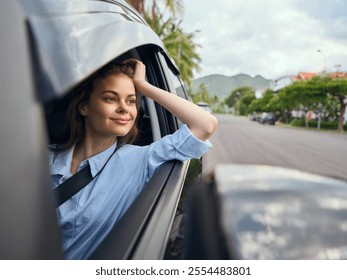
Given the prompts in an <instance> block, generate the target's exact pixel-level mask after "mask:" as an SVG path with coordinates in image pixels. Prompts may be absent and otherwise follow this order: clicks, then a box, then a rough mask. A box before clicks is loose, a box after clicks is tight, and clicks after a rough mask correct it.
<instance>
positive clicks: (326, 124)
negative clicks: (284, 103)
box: [290, 119, 347, 131]
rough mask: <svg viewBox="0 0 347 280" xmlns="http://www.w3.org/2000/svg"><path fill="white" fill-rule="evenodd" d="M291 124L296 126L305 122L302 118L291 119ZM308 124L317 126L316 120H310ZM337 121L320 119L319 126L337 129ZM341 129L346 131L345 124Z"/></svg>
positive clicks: (303, 124) (346, 125)
mask: <svg viewBox="0 0 347 280" xmlns="http://www.w3.org/2000/svg"><path fill="white" fill-rule="evenodd" d="M290 124H291V125H292V126H297V127H302V126H303V127H305V126H306V123H305V120H304V119H293V120H292V121H291V123H290ZM308 126H309V127H312V128H317V126H318V121H317V120H311V121H309V122H308ZM337 126H338V124H337V121H335V122H327V121H321V123H320V128H322V129H331V130H337ZM343 130H346V131H347V124H345V125H344V126H343Z"/></svg>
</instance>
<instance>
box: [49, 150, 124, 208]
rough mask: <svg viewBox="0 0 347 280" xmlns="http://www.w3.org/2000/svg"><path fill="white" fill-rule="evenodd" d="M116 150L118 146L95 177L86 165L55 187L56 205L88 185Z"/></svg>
mask: <svg viewBox="0 0 347 280" xmlns="http://www.w3.org/2000/svg"><path fill="white" fill-rule="evenodd" d="M117 150H118V146H117V147H116V148H115V150H114V151H113V152H112V154H111V155H110V157H109V158H108V159H107V161H106V162H105V164H104V166H103V167H102V168H101V169H100V170H99V172H98V173H96V174H95V176H94V177H93V176H92V173H91V171H90V165H89V164H88V165H87V166H86V167H84V168H83V169H81V170H80V171H78V172H77V173H75V174H74V175H72V176H71V177H70V178H68V179H66V181H64V182H63V183H61V184H60V185H59V186H57V187H56V188H55V189H53V193H54V195H55V197H57V199H58V205H57V207H59V206H60V205H62V204H63V203H64V202H65V201H67V200H68V199H70V198H71V197H73V196H74V195H75V194H76V193H78V192H79V191H80V190H82V189H83V188H84V187H85V186H86V185H88V184H89V183H90V182H91V181H92V180H93V179H94V178H95V177H97V176H98V175H99V174H100V173H101V171H102V170H103V169H104V168H105V166H106V164H107V163H108V161H109V160H110V159H111V157H112V156H113V155H114V153H115V152H116V151H117Z"/></svg>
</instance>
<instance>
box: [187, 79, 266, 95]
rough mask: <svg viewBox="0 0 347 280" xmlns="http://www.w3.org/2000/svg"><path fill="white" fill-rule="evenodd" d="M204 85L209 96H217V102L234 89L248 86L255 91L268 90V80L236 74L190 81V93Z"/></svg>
mask: <svg viewBox="0 0 347 280" xmlns="http://www.w3.org/2000/svg"><path fill="white" fill-rule="evenodd" d="M201 84H205V86H206V89H207V91H208V93H209V96H211V97H212V96H217V97H218V99H219V100H222V99H224V98H225V97H227V96H228V95H229V94H230V93H231V92H232V91H233V90H234V89H236V88H238V87H243V86H249V87H252V88H254V89H255V91H257V90H264V89H267V88H269V86H270V80H267V79H265V78H263V77H262V76H259V75H257V76H255V77H251V76H249V75H247V74H238V75H235V76H231V77H227V76H224V75H208V76H204V77H201V78H198V79H195V80H193V81H192V93H195V92H197V91H198V90H199V86H200V85H201Z"/></svg>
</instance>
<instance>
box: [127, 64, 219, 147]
mask: <svg viewBox="0 0 347 280" xmlns="http://www.w3.org/2000/svg"><path fill="white" fill-rule="evenodd" d="M145 76H146V70H145V65H144V64H143V63H142V62H141V61H138V60H137V61H136V70H135V75H134V77H133V81H134V85H135V87H136V89H137V90H138V91H139V92H141V94H143V95H144V96H147V97H149V98H151V99H153V100H154V101H156V102H157V103H159V104H160V105H161V106H163V107H164V108H166V109H167V110H168V111H170V112H171V113H172V114H174V115H175V116H176V117H177V118H179V119H180V120H181V121H182V122H183V123H185V124H187V126H188V127H189V129H190V131H191V132H192V133H193V134H194V136H195V137H197V138H198V139H200V140H203V141H205V140H207V139H209V138H210V137H211V135H212V134H213V132H214V131H215V130H216V128H217V124H218V121H217V118H216V117H215V116H213V115H212V114H211V113H210V112H207V111H205V110H203V109H202V108H200V107H199V106H197V105H195V104H194V103H193V102H190V101H188V100H186V99H184V98H181V97H179V96H177V95H174V94H170V93H168V92H167V91H165V90H162V89H160V88H158V87H155V86H153V85H151V84H150V83H148V82H147V81H146V79H145Z"/></svg>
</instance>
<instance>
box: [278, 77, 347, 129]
mask: <svg viewBox="0 0 347 280" xmlns="http://www.w3.org/2000/svg"><path fill="white" fill-rule="evenodd" d="M346 95H347V80H345V79H331V78H328V77H314V78H313V79H311V80H309V81H304V82H296V83H294V84H292V85H290V86H288V87H287V88H285V89H283V90H281V91H280V92H279V94H278V97H279V100H278V104H281V105H282V108H283V105H284V104H285V106H286V107H287V108H288V109H291V110H292V109H295V108H298V107H299V106H300V105H302V106H305V107H306V108H308V109H309V110H316V109H317V106H318V104H322V105H323V107H324V106H325V107H326V108H327V109H328V110H329V114H330V115H331V116H332V117H333V115H334V113H333V112H332V111H331V110H332V109H333V108H334V107H335V108H336V107H338V110H337V111H336V112H335V117H336V118H337V119H338V130H340V131H342V130H343V115H344V113H345V107H346V104H347V101H346ZM337 104H338V105H337ZM327 109H325V110H327Z"/></svg>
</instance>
